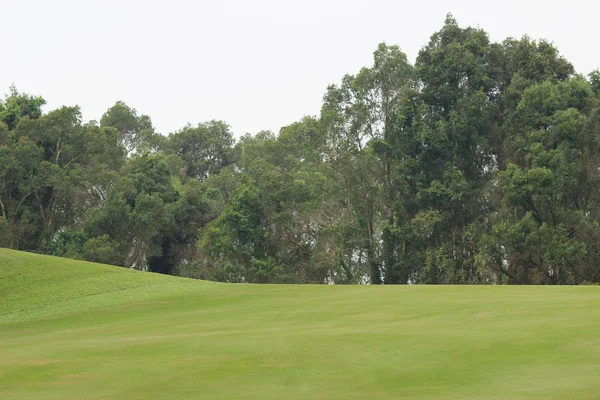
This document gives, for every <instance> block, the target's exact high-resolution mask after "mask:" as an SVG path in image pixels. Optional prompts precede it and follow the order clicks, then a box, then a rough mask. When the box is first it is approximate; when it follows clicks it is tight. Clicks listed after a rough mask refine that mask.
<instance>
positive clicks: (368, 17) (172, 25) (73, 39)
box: [0, 0, 600, 136]
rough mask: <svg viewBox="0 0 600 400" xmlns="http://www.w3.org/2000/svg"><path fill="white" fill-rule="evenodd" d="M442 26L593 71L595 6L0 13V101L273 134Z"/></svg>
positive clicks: (194, 7)
mask: <svg viewBox="0 0 600 400" xmlns="http://www.w3.org/2000/svg"><path fill="white" fill-rule="evenodd" d="M448 12H451V13H452V14H454V17H455V18H456V19H457V20H458V22H459V24H460V25H461V26H467V25H478V26H480V27H482V28H483V29H485V30H486V31H487V32H488V33H489V35H490V37H491V39H492V40H494V41H501V40H503V39H504V38H506V37H508V36H512V37H521V36H522V35H524V34H528V35H529V36H531V37H532V38H536V39H537V38H546V39H548V40H550V41H553V42H554V43H555V45H556V46H557V47H558V48H559V50H560V51H561V53H562V54H563V55H564V56H565V57H566V58H567V59H568V60H570V61H571V62H572V63H573V64H574V65H575V68H576V69H577V71H578V72H581V73H585V74H587V73H589V72H590V71H592V70H593V69H596V68H598V67H600V51H599V49H600V47H599V44H598V38H599V36H598V25H597V24H598V15H599V14H600V2H598V1H593V0H588V1H581V0H571V1H568V2H561V3H558V2H555V1H552V0H550V1H539V0H535V1H529V0H519V1H515V0H510V1H484V0H450V1H442V0H437V1H433V0H431V1H428V0H421V1H419V0H417V1H414V0H413V1H400V0H397V1H383V0H370V1H358V0H302V1H284V0H279V1H277V0H250V1H243V0H222V1H180V0H169V1H153V0H146V1H137V0H136V1H134V0H119V1H115V0H102V1H97V0H42V1H40V0H29V1H20V0H0V34H1V37H2V46H1V47H0V48H1V54H2V55H1V57H0V88H1V89H2V91H0V93H7V92H8V87H9V86H10V85H11V84H12V83H14V84H15V85H16V86H17V88H18V89H19V90H20V91H24V92H27V93H31V94H36V95H41V96H43V97H44V98H45V99H46V100H47V102H48V104H47V106H46V108H45V110H46V111H49V110H52V109H54V108H57V107H60V106H61V105H75V104H77V105H79V106H80V107H81V109H82V112H83V118H84V120H85V121H88V120H92V119H95V120H99V119H100V116H101V115H102V113H103V112H104V111H105V110H106V109H107V108H108V107H110V106H111V105H112V104H114V102H115V101H117V100H123V101H125V102H126V103H127V104H129V105H130V106H132V107H135V108H136V109H137V110H138V112H139V113H144V114H148V115H149V116H150V117H151V118H152V120H153V122H154V125H155V126H156V127H157V129H158V131H159V132H161V133H164V134H166V133H169V132H172V131H175V130H177V129H180V128H181V127H183V126H184V125H185V124H186V123H188V122H190V123H193V124H196V123H198V122H202V121H207V120H210V119H222V120H224V121H226V122H227V123H229V124H230V125H231V126H232V129H233V131H234V133H235V134H236V135H238V136H239V135H241V134H244V133H247V132H249V133H256V132H258V131H260V130H263V129H269V130H272V131H275V132H277V131H278V130H279V128H280V127H281V126H285V125H287V124H290V123H292V122H294V121H296V120H298V119H300V118H302V117H303V116H304V115H316V114H317V113H318V112H319V109H320V106H321V99H322V96H323V94H324V92H325V89H326V87H327V85H328V84H330V83H337V82H339V81H340V79H341V78H342V76H343V75H344V74H346V73H355V72H357V71H358V70H359V69H360V68H361V67H362V66H368V65H370V64H371V55H372V53H373V51H374V50H375V48H376V46H377V44H378V43H380V42H384V41H385V42H386V43H388V44H398V45H399V46H400V47H401V48H402V50H403V51H404V52H405V53H406V54H407V55H408V57H409V59H410V60H411V62H412V61H414V59H415V58H416V55H417V53H418V51H419V49H420V48H421V47H422V46H423V45H425V44H426V43H427V41H428V40H429V37H430V36H431V34H432V33H433V32H435V31H436V30H438V29H439V28H441V26H442V25H443V22H444V18H445V15H446V14H447V13H448Z"/></svg>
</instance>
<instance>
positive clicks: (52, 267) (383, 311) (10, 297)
mask: <svg viewBox="0 0 600 400" xmlns="http://www.w3.org/2000/svg"><path fill="white" fill-rule="evenodd" d="M598 398H600V287H598V286H579V287H575V286H570V287H566V286H562V287H559V286H554V287H550V286H547V287H541V286H327V285H320V286H319V285H306V286H302V285H243V284H219V283H211V282H204V281H195V280H190V279H182V278H175V277H169V276H161V275H156V274H151V273H144V272H138V271H131V270H128V269H125V268H118V267H112V266H105V265H99V264H93V263H86V262H82V261H75V260H67V259H61V258H55V257H47V256H40V255H34V254H28V253H22V252H17V251H11V250H5V249H0V399H2V400H8V399H261V400H262V399H319V400H325V399H340V400H341V399H498V400H500V399H503V400H505V399H598Z"/></svg>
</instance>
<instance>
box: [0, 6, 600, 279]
mask: <svg viewBox="0 0 600 400" xmlns="http://www.w3.org/2000/svg"><path fill="white" fill-rule="evenodd" d="M44 104H45V100H44V99H43V98H42V97H37V96H32V95H29V94H25V93H20V92H19V91H18V90H17V89H16V88H15V87H11V88H10V90H9V94H8V95H7V96H6V97H5V98H4V100H0V211H1V214H0V246H5V247H10V248H14V249H20V250H28V251H36V252H43V253H47V254H52V255H57V256H65V257H71V258H80V259H85V260H92V261H98V262H104V263H110V264H115V265H121V266H124V267H130V268H136V269H141V270H150V271H154V272H159V273H165V274H173V275H181V276H188V277H194V278H202V279H210V280H219V281H226V282H256V283H371V284H407V283H446V284H452V283H460V284H474V283H477V284H584V283H600V173H599V171H600V72H598V71H595V72H592V73H591V74H590V75H589V76H587V77H586V76H582V75H580V74H577V73H576V72H575V69H574V67H573V65H571V64H570V63H569V62H568V61H567V60H566V59H565V58H563V57H562V56H561V55H560V53H559V52H558V50H557V49H556V47H555V46H554V45H553V44H552V43H550V42H548V41H545V40H539V41H537V40H533V39H531V38H529V37H527V36H525V37H523V38H521V39H514V38H508V39H506V40H504V41H503V42H499V43H496V42H492V41H491V40H490V39H489V37H488V35H487V33H486V32H485V31H484V30H482V29H480V28H473V27H466V28H464V27H461V26H460V25H459V24H458V23H457V22H456V20H455V19H454V18H452V16H448V17H447V19H446V21H445V23H444V25H443V26H442V28H441V29H440V30H439V31H437V32H435V33H434V34H433V35H432V36H431V38H430V41H429V42H428V43H426V44H425V46H424V47H423V48H422V49H421V51H420V52H419V54H418V57H417V59H416V61H415V63H414V64H412V63H411V62H409V60H408V58H407V56H406V55H405V54H404V53H403V52H402V51H401V50H400V48H399V47H398V46H394V45H387V44H385V43H382V44H380V45H379V46H378V47H377V49H376V50H375V52H374V54H373V63H372V65H371V66H368V67H365V68H362V69H361V70H360V71H358V72H357V73H356V74H354V75H350V74H349V75H346V76H344V77H342V79H341V81H340V82H339V83H337V84H332V85H330V86H329V87H328V88H327V90H326V92H325V94H324V96H323V104H322V108H321V112H320V113H319V115H316V116H310V117H308V116H307V117H305V118H303V119H301V120H300V121H297V122H294V123H292V124H290V125H289V126H285V127H283V128H281V130H280V131H279V132H278V133H277V134H275V133H272V132H268V131H263V132H258V133H256V134H254V135H251V134H246V135H244V136H241V137H238V138H237V139H236V137H235V135H234V134H233V132H232V131H231V128H230V127H229V126H228V125H227V123H225V122H223V121H215V120H213V121H207V122H203V123H199V124H196V125H191V124H188V125H185V126H184V127H183V128H182V129H181V130H179V131H176V132H172V133H170V134H168V135H161V134H160V133H158V132H156V130H155V128H154V127H153V125H152V121H151V119H150V117H148V116H146V115H138V112H137V111H136V110H135V109H134V108H132V107H130V106H129V105H127V104H126V103H124V102H122V101H118V102H116V103H115V105H113V106H112V107H110V108H109V109H108V110H107V111H106V113H104V115H102V116H101V118H100V122H99V123H96V122H94V121H91V122H88V123H84V122H83V121H82V117H81V113H80V110H79V108H78V107H77V106H74V107H62V108H59V109H56V110H53V111H50V112H48V113H44V112H43V111H42V107H43V106H44Z"/></svg>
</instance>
